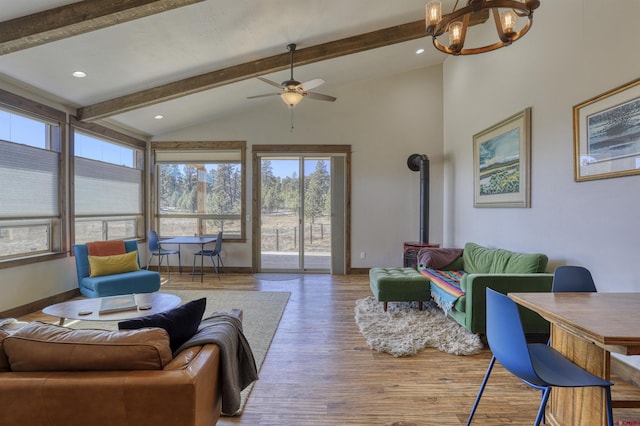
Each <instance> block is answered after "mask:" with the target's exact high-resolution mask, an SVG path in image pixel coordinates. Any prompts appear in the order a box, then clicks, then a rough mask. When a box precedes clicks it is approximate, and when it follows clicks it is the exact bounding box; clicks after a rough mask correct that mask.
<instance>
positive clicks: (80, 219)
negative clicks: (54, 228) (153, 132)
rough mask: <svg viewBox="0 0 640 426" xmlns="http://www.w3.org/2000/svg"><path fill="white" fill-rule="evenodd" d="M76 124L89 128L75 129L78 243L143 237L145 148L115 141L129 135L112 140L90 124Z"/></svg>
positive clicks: (118, 136) (75, 187) (75, 195)
mask: <svg viewBox="0 0 640 426" xmlns="http://www.w3.org/2000/svg"><path fill="white" fill-rule="evenodd" d="M76 127H84V128H74V131H73V149H74V151H73V152H74V230H75V235H74V241H75V242H76V243H86V242H88V241H101V240H113V239H133V238H139V237H142V236H143V234H144V231H142V230H144V220H143V218H144V215H143V211H144V207H143V205H144V203H143V200H144V192H143V188H144V185H143V183H144V175H143V171H144V167H143V165H144V150H143V149H141V148H139V147H137V146H134V145H130V144H128V143H127V142H126V141H123V140H114V139H115V138H120V139H124V138H123V136H124V135H119V134H117V133H116V132H111V133H110V136H111V137H110V138H108V139H107V138H105V137H103V136H101V135H100V136H98V135H97V134H95V133H91V132H90V131H88V130H87V129H86V127H87V124H85V123H77V122H76ZM93 127H94V130H95V128H96V126H95V125H93ZM101 130H102V131H103V132H104V130H105V129H101ZM112 138H114V139H112ZM138 142H139V144H142V145H143V144H144V142H143V141H138Z"/></svg>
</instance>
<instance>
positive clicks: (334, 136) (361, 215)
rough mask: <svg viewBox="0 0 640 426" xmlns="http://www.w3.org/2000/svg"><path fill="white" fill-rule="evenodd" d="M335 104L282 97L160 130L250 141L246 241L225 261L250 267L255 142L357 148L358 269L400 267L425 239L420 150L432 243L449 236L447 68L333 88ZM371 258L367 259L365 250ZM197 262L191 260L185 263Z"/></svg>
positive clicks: (231, 248)
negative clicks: (410, 162)
mask: <svg viewBox="0 0 640 426" xmlns="http://www.w3.org/2000/svg"><path fill="white" fill-rule="evenodd" d="M331 94H332V95H334V96H336V97H337V98H338V100H337V101H336V102H335V103H328V102H318V101H314V100H310V99H307V100H304V101H303V102H302V103H301V104H300V105H298V106H297V107H296V108H295V109H294V110H293V113H294V116H293V119H294V130H293V131H291V130H290V120H291V117H290V113H289V110H288V109H287V108H286V106H285V105H284V104H283V103H282V102H281V101H280V100H279V98H273V99H270V100H269V101H268V102H266V103H264V104H262V105H261V106H260V107H257V108H255V109H253V110H250V111H248V112H245V113H243V114H241V115H237V116H230V117H226V118H225V119H223V120H219V121H217V122H212V123H207V124H205V125H200V126H195V127H191V128H188V129H183V130H181V131H178V132H174V133H171V134H165V135H160V136H158V137H156V138H154V141H178V140H184V141H193V140H246V141H247V147H248V149H247V184H248V185H247V194H246V202H247V208H248V210H247V211H248V215H249V217H247V230H248V233H247V234H248V235H247V236H248V241H247V243H246V244H235V243H228V244H225V246H224V247H223V248H224V252H225V257H224V263H225V265H228V266H251V219H250V215H251V191H252V185H251V182H252V176H251V163H250V161H251V146H252V145H254V144H310V145H316V144H348V145H351V147H352V198H351V213H352V217H351V224H352V233H351V238H352V239H351V244H352V253H351V257H352V260H351V266H352V267H354V268H364V267H371V266H376V265H378V266H380V265H385V266H401V265H402V244H403V242H404V241H416V240H418V239H419V230H420V218H419V216H420V215H419V213H420V207H419V188H420V182H419V177H420V176H419V173H416V172H412V171H411V170H409V168H408V167H407V158H408V157H409V155H411V154H413V153H418V154H427V155H428V156H429V158H430V166H431V173H430V175H431V180H432V185H431V196H430V200H431V209H430V211H431V217H430V224H431V226H430V234H429V236H430V240H431V241H434V242H440V241H442V226H441V225H442V207H441V206H442V71H441V67H440V66H436V67H431V68H424V69H419V70H415V71H411V72H408V73H404V74H401V75H394V76H391V77H388V78H382V79H377V80H371V81H364V82H361V83H359V84H355V85H350V86H348V87H343V88H339V89H338V90H337V91H335V92H334V91H332V92H331ZM362 251H364V252H366V258H365V259H360V252H362ZM185 262H187V263H188V262H190V260H188V259H187V260H185Z"/></svg>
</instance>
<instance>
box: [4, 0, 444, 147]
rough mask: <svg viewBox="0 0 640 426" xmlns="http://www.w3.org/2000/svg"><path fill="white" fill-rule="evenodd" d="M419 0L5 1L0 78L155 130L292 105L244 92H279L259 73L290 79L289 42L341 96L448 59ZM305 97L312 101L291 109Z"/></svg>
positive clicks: (302, 65) (140, 129) (91, 114)
mask: <svg viewBox="0 0 640 426" xmlns="http://www.w3.org/2000/svg"><path fill="white" fill-rule="evenodd" d="M424 3H425V0H403V1H401V2H390V1H388V0H349V1H344V0H261V1H256V0H156V1H152V0H88V1H79V2H72V1H64V0H29V1H15V0H0V19H2V21H3V22H0V79H1V80H4V81H5V82H7V83H9V84H10V85H13V86H18V87H20V88H24V89H27V90H29V91H31V92H34V93H36V94H37V95H40V96H44V97H45V98H48V99H50V100H52V101H55V102H58V103H62V104H64V105H66V106H68V107H69V108H70V109H71V111H75V112H76V116H77V118H78V119H80V120H83V121H95V122H98V123H100V122H106V123H111V124H115V125H117V126H120V127H122V128H126V129H130V130H133V131H135V132H137V133H139V134H141V135H145V136H155V135H158V134H162V133H166V132H169V131H173V130H176V129H179V128H182V127H185V126H189V125H193V124H197V123H201V122H206V121H209V120H215V119H219V118H222V117H224V116H225V115H227V114H237V113H239V112H241V111H243V110H244V109H247V108H267V107H268V108H281V109H283V111H285V112H286V106H285V105H284V104H283V103H282V102H281V101H280V99H279V98H278V97H268V98H261V99H254V100H248V99H246V98H247V96H251V95H257V94H263V93H269V92H272V91H273V89H274V88H273V87H270V86H268V85H266V84H265V83H263V82H261V81H259V80H257V79H256V77H258V76H264V77H266V78H269V79H271V80H274V81H276V82H282V81H284V80H287V79H288V78H289V54H288V53H287V51H286V45H287V44H289V43H296V44H297V45H298V49H297V51H296V54H295V66H296V68H295V70H294V76H295V78H296V79H297V80H299V81H307V80H311V79H314V78H323V79H324V80H326V84H324V85H322V86H321V87H319V88H317V89H316V90H315V91H317V92H321V93H327V94H331V95H334V96H338V97H339V93H340V88H341V87H343V86H347V85H350V84H353V83H357V82H360V81H363V80H368V79H373V78H378V77H381V76H388V75H394V74H398V73H401V72H405V71H408V70H412V69H417V68H421V67H427V66H431V65H434V64H438V63H441V62H442V61H443V60H444V55H443V54H441V53H439V52H437V51H435V49H433V48H432V46H431V41H430V39H429V38H427V37H426V36H425V28H424V20H423V19H424V18H423V16H424ZM447 4H448V3H447V2H445V7H447V6H446V5H447ZM450 7H451V6H449V8H450ZM419 47H423V48H425V49H426V51H425V53H423V54H422V55H416V54H415V51H416V50H417V49H418V48H419ZM77 70H81V71H84V72H86V73H87V77H85V78H82V79H78V78H74V77H72V73H73V72H74V71H77ZM276 91H277V89H276ZM339 101H340V100H339V99H338V102H339ZM305 102H317V101H313V100H305V101H303V103H302V104H301V105H299V106H297V107H296V108H304V104H305ZM331 106H332V104H331V103H329V102H327V103H324V102H323V106H322V107H323V108H331ZM158 114H161V115H163V116H164V117H165V118H164V119H162V120H155V119H154V116H156V115H158Z"/></svg>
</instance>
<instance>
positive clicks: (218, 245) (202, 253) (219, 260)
mask: <svg viewBox="0 0 640 426" xmlns="http://www.w3.org/2000/svg"><path fill="white" fill-rule="evenodd" d="M221 251H222V231H220V232H218V237H217V238H216V246H215V248H214V249H213V250H200V251H198V252H196V253H194V254H193V268H192V269H191V281H193V277H194V275H195V271H196V256H209V258H210V259H211V264H212V265H213V269H215V271H216V275H217V276H218V279H220V265H222V267H224V263H222V258H221V257H220V252H221ZM214 258H215V259H217V265H216V260H214ZM202 259H204V257H203V258H201V259H200V281H202V277H203V276H204V271H203V270H202Z"/></svg>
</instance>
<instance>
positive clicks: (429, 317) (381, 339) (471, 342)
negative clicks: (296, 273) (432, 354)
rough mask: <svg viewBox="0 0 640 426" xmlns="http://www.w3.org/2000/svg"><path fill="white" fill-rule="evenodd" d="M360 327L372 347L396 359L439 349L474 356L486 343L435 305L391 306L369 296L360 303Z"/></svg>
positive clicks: (395, 304) (357, 304)
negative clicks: (385, 308) (421, 306)
mask: <svg viewBox="0 0 640 426" xmlns="http://www.w3.org/2000/svg"><path fill="white" fill-rule="evenodd" d="M355 318H356V324H357V325H358V328H359V329H360V332H361V333H362V335H363V336H364V337H365V338H366V339H367V344H368V345H369V348H371V349H373V350H376V351H378V352H386V353H389V354H391V355H393V356H395V357H401V356H409V355H415V354H417V353H418V352H420V351H421V350H423V349H424V348H435V349H438V350H440V351H442V352H446V353H450V354H454V355H473V354H476V353H478V352H479V351H480V350H481V349H482V348H483V344H482V342H481V341H480V337H479V336H478V335H477V334H473V333H471V332H469V331H468V330H467V329H466V328H464V327H462V326H461V325H460V324H458V323H457V322H455V321H454V320H453V319H451V318H447V317H446V316H445V315H444V312H442V310H441V309H440V308H438V307H437V306H436V305H435V304H434V303H424V307H423V310H422V311H419V310H418V303H417V302H413V303H409V302H401V303H400V302H396V303H389V304H388V307H387V312H384V310H383V304H382V302H378V301H376V299H375V297H373V296H369V297H366V298H364V299H360V300H358V301H356V307H355Z"/></svg>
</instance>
